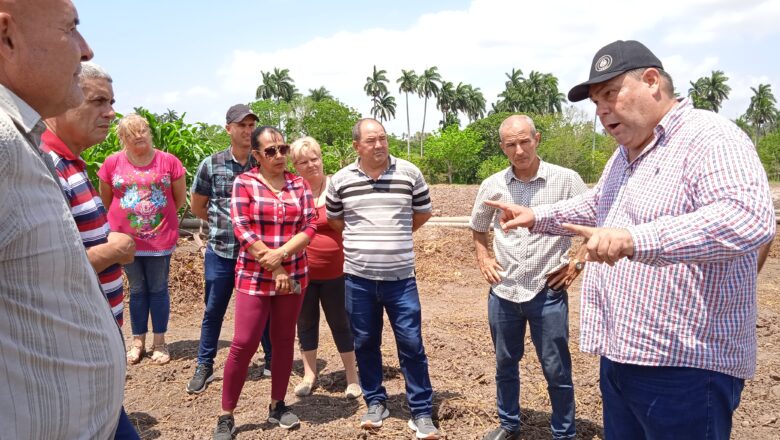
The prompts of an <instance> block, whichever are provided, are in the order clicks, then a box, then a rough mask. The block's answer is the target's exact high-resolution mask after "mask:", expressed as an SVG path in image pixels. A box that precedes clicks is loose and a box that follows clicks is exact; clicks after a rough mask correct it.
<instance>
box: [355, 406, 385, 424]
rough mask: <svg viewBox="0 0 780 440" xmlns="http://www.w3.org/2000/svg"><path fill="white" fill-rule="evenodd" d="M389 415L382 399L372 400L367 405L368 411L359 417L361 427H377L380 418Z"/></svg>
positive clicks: (382, 418)
mask: <svg viewBox="0 0 780 440" xmlns="http://www.w3.org/2000/svg"><path fill="white" fill-rule="evenodd" d="M389 415H390V411H388V410H387V406H386V405H385V402H384V401H379V402H372V403H371V404H369V405H368V411H366V413H365V414H364V415H363V417H361V418H360V427H361V428H379V427H380V426H382V420H384V419H386V418H387V416H389Z"/></svg>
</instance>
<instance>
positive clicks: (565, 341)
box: [488, 287, 576, 439]
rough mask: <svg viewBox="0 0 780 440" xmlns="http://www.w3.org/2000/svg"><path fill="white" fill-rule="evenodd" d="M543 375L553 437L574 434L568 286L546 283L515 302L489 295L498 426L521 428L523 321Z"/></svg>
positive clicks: (564, 436) (491, 293)
mask: <svg viewBox="0 0 780 440" xmlns="http://www.w3.org/2000/svg"><path fill="white" fill-rule="evenodd" d="M526 322H527V323H528V326H529V327H530V329H531V341H532V342H533V344H534V348H536V355H537V356H538V358H539V363H540V364H541V365H542V372H543V373H544V378H545V379H546V380H547V392H548V393H549V395H550V403H551V405H552V418H551V420H550V425H551V428H552V434H553V438H555V439H568V438H574V437H575V434H576V432H575V431H576V430H575V425H574V385H573V384H572V379H571V354H570V353H569V301H568V295H567V293H566V290H557V291H556V290H553V289H551V288H549V287H545V288H544V289H543V290H542V291H541V292H539V293H538V294H537V295H536V296H535V297H534V298H533V299H531V300H530V301H526V302H522V303H516V302H512V301H508V300H505V299H503V298H499V297H498V296H496V295H495V293H493V291H492V290H491V291H490V294H489V295H488V323H489V324H490V335H491V337H492V338H493V346H494V348H495V350H496V402H497V406H498V418H499V420H500V421H501V427H502V428H504V429H505V430H507V431H510V432H515V431H517V430H519V429H520V373H519V371H518V365H519V363H520V359H522V358H523V350H524V344H525V324H526Z"/></svg>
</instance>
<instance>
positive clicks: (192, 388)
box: [187, 364, 214, 394]
mask: <svg viewBox="0 0 780 440" xmlns="http://www.w3.org/2000/svg"><path fill="white" fill-rule="evenodd" d="M212 380H214V367H212V366H211V365H206V364H198V366H197V368H195V374H193V375H192V379H190V382H189V383H188V384H187V392H188V393H190V394H200V393H202V392H203V391H205V390H206V386H207V385H208V383H209V382H211V381H212Z"/></svg>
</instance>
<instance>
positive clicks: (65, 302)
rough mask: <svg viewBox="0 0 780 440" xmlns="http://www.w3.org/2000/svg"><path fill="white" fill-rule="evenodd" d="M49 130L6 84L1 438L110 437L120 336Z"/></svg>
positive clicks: (0, 129) (118, 403) (0, 174)
mask: <svg viewBox="0 0 780 440" xmlns="http://www.w3.org/2000/svg"><path fill="white" fill-rule="evenodd" d="M43 129H44V126H43V123H42V121H41V119H40V116H39V115H38V114H37V113H36V112H35V110H33V109H32V108H31V107H30V106H29V105H27V104H26V103H25V102H24V101H22V100H21V99H19V97H17V96H16V95H14V94H13V93H12V92H11V91H9V90H8V89H6V88H5V87H2V86H0V188H2V190H0V437H2V438H4V439H5V438H8V439H106V438H113V436H114V431H115V430H116V426H117V422H118V420H119V410H120V409H121V407H122V397H123V389H124V384H125V362H126V361H125V353H124V344H123V341H122V336H121V334H120V331H119V328H118V327H117V324H116V321H115V320H114V317H113V315H112V314H111V309H110V308H109V306H108V303H107V302H106V298H105V297H104V296H103V293H102V292H101V290H100V285H99V284H98V279H97V276H96V275H95V272H94V270H92V267H91V266H90V264H89V260H87V254H86V251H85V250H84V245H83V244H82V242H81V237H80V236H79V231H78V229H77V228H76V223H75V222H74V220H73V215H71V213H70V206H69V205H68V204H67V203H66V201H65V198H64V197H63V195H62V191H61V189H60V186H59V180H58V179H57V178H56V177H55V176H53V175H52V172H51V171H50V170H49V169H47V165H46V163H45V162H44V160H48V161H49V164H51V160H50V159H49V158H48V156H45V155H42V154H41V152H40V150H39V148H38V142H39V141H40V135H41V133H42V132H43Z"/></svg>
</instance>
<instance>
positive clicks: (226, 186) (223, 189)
mask: <svg viewBox="0 0 780 440" xmlns="http://www.w3.org/2000/svg"><path fill="white" fill-rule="evenodd" d="M214 194H215V195H216V196H217V197H218V198H227V199H229V198H230V196H231V195H232V194H233V177H230V176H225V175H222V174H218V175H216V176H214Z"/></svg>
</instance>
